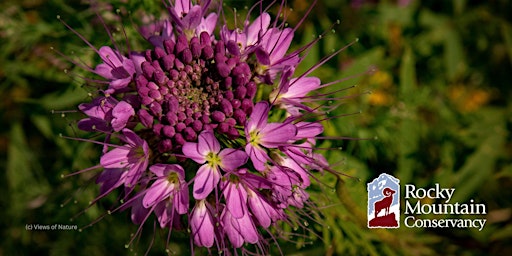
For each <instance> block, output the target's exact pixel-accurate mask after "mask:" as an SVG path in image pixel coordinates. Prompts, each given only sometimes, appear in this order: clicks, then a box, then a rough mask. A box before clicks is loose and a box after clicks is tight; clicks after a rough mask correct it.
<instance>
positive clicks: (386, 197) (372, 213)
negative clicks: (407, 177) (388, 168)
mask: <svg viewBox="0 0 512 256" xmlns="http://www.w3.org/2000/svg"><path fill="white" fill-rule="evenodd" d="M367 190H368V227H369V228H398V227H400V198H399V195H400V180H399V179H397V178H395V177H393V176H391V175H388V174H386V173H383V174H381V175H380V176H379V177H378V178H376V179H374V180H373V181H372V182H370V183H368V187H367Z"/></svg>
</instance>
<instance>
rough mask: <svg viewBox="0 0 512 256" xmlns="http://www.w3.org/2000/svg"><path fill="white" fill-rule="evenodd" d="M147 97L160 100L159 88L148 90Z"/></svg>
mask: <svg viewBox="0 0 512 256" xmlns="http://www.w3.org/2000/svg"><path fill="white" fill-rule="evenodd" d="M149 97H151V98H153V99H155V100H157V101H160V100H162V94H160V91H159V90H151V91H149Z"/></svg>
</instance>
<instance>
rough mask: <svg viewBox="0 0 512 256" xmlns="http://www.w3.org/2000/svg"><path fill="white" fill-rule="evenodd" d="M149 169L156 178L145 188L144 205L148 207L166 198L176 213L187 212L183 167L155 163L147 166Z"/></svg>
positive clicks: (186, 193) (187, 201) (186, 192)
mask: <svg viewBox="0 0 512 256" xmlns="http://www.w3.org/2000/svg"><path fill="white" fill-rule="evenodd" d="M149 170H150V171H151V172H152V173H154V174H155V175H156V177H157V179H156V181H155V182H153V184H152V185H151V187H149V188H148V189H146V194H145V195H144V199H143V200H142V204H143V205H144V207H145V208H150V207H152V206H153V205H155V204H158V203H160V202H163V201H164V200H167V201H170V202H172V208H173V209H175V210H176V212H177V213H178V214H185V213H187V211H188V203H189V200H188V189H187V183H186V182H185V171H184V170H183V167H181V166H180V165H177V164H155V165H152V166H151V167H149ZM160 223H162V222H160ZM163 226H165V225H163Z"/></svg>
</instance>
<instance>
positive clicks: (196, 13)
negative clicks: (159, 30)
mask: <svg viewBox="0 0 512 256" xmlns="http://www.w3.org/2000/svg"><path fill="white" fill-rule="evenodd" d="M202 18H203V16H202V10H201V6H199V5H195V6H193V7H192V8H191V9H190V11H189V12H188V13H187V15H185V17H183V19H181V22H182V24H183V27H184V28H187V29H195V28H197V26H199V24H200V23H201V19H202Z"/></svg>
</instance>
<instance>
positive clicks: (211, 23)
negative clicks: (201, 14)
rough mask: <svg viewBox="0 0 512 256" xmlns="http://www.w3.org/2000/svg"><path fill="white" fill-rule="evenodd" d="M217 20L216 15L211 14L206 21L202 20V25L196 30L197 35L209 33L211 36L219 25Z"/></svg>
mask: <svg viewBox="0 0 512 256" xmlns="http://www.w3.org/2000/svg"><path fill="white" fill-rule="evenodd" d="M217 18H218V17H217V14H216V13H210V14H209V15H208V16H207V17H206V18H205V19H202V21H201V24H199V26H198V27H197V28H196V34H197V35H200V34H201V32H208V34H209V35H211V34H212V33H213V31H214V30H215V27H216V25H217Z"/></svg>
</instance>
